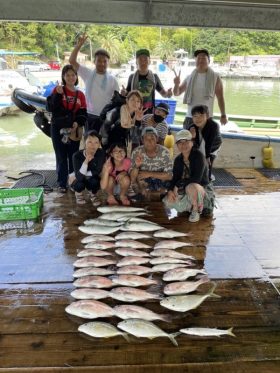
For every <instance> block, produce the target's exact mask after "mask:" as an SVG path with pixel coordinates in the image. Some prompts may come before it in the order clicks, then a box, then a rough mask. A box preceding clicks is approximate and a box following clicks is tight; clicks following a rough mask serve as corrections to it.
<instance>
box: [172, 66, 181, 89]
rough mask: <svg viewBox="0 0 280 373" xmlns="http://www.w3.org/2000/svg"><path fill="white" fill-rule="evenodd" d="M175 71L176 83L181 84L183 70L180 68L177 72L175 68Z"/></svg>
mask: <svg viewBox="0 0 280 373" xmlns="http://www.w3.org/2000/svg"><path fill="white" fill-rule="evenodd" d="M173 72H174V75H175V78H174V80H173V81H174V84H175V85H179V84H180V82H181V70H179V73H178V74H177V73H176V70H175V69H173Z"/></svg>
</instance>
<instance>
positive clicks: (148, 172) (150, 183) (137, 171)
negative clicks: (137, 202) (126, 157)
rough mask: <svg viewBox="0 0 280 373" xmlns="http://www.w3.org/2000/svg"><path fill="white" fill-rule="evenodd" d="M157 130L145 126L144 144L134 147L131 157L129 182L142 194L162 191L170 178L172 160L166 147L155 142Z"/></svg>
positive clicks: (143, 132)
mask: <svg viewBox="0 0 280 373" xmlns="http://www.w3.org/2000/svg"><path fill="white" fill-rule="evenodd" d="M157 140H158V136H157V131H156V129H155V128H153V127H145V128H144V129H143V131H142V141H143V144H144V145H141V146H138V147H137V148H136V149H134V151H133V153H132V156H131V159H132V168H131V173H130V178H131V184H132V186H133V188H134V189H137V190H139V189H140V192H141V193H142V194H145V191H147V190H148V191H162V189H165V188H166V187H167V185H168V181H170V180H171V179H172V160H171V158H170V154H169V151H168V149H166V148H165V147H164V146H162V145H159V144H157Z"/></svg>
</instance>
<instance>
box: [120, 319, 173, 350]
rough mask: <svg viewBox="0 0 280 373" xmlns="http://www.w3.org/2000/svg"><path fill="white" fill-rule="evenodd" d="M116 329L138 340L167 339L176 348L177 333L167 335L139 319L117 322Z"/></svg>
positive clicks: (148, 322) (153, 325)
mask: <svg viewBox="0 0 280 373" xmlns="http://www.w3.org/2000/svg"><path fill="white" fill-rule="evenodd" d="M118 328H120V329H121V330H123V331H125V332H127V333H130V334H132V335H134V336H135V337H138V338H149V339H154V338H157V337H167V338H169V339H170V341H171V342H172V343H173V344H174V345H175V346H178V343H177V341H176V339H175V337H176V336H177V335H178V333H174V334H168V333H166V332H164V331H163V330H161V329H160V328H159V327H158V326H156V325H155V324H153V323H152V322H150V321H146V320H141V319H128V320H124V321H121V322H119V323H118Z"/></svg>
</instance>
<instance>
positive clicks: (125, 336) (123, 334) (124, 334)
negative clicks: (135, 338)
mask: <svg viewBox="0 0 280 373" xmlns="http://www.w3.org/2000/svg"><path fill="white" fill-rule="evenodd" d="M122 336H123V337H124V339H125V340H126V341H127V342H128V343H130V342H131V341H130V339H129V336H128V334H127V333H122Z"/></svg>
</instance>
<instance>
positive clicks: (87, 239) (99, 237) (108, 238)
mask: <svg viewBox="0 0 280 373" xmlns="http://www.w3.org/2000/svg"><path fill="white" fill-rule="evenodd" d="M98 241H115V239H114V237H111V236H104V235H102V234H92V235H90V236H86V237H84V238H82V239H81V243H83V244H87V243H90V242H98Z"/></svg>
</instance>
